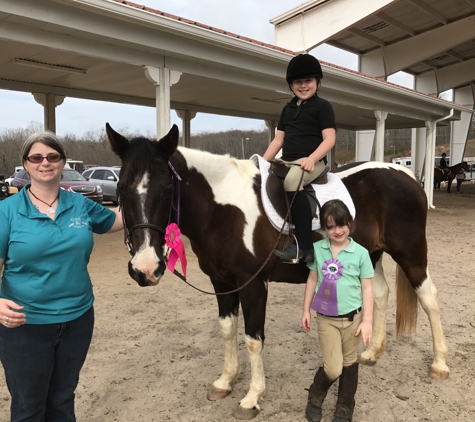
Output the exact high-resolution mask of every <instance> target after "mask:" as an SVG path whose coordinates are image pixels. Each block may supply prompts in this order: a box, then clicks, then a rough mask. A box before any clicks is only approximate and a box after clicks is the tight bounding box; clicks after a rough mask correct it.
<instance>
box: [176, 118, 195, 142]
mask: <svg viewBox="0 0 475 422" xmlns="http://www.w3.org/2000/svg"><path fill="white" fill-rule="evenodd" d="M175 112H176V114H177V116H178V117H179V118H180V119H181V120H182V126H181V127H182V131H181V142H180V145H183V146H184V147H186V148H190V147H191V120H193V119H194V118H195V116H196V111H191V110H175Z"/></svg>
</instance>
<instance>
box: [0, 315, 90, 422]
mask: <svg viewBox="0 0 475 422" xmlns="http://www.w3.org/2000/svg"><path fill="white" fill-rule="evenodd" d="M93 329H94V308H91V309H90V310H89V311H87V312H86V313H85V314H84V315H82V316H80V317H79V318H77V319H75V320H74V321H69V322H65V323H61V324H44V325H32V324H25V325H21V326H20V327H17V328H6V327H4V326H3V325H1V324H0V361H1V362H2V365H3V369H4V371H5V378H6V381H7V386H8V390H9V391H10V394H11V396H12V402H11V422H73V421H76V417H75V414H74V391H75V390H76V387H77V384H78V381H79V372H80V371H81V368H82V366H83V364H84V361H85V360H86V355H87V351H88V349H89V345H90V344H91V339H92V332H93Z"/></svg>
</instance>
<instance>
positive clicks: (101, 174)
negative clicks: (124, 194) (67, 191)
mask: <svg viewBox="0 0 475 422" xmlns="http://www.w3.org/2000/svg"><path fill="white" fill-rule="evenodd" d="M82 175H83V176H84V177H85V178H86V179H87V180H89V181H91V182H94V183H95V184H96V185H99V186H100V187H101V188H102V194H103V195H104V201H111V202H112V203H113V204H114V205H118V204H119V202H118V201H117V182H118V181H119V177H120V167H119V166H114V167H103V166H97V167H91V168H89V169H87V170H84V171H83V172H82Z"/></svg>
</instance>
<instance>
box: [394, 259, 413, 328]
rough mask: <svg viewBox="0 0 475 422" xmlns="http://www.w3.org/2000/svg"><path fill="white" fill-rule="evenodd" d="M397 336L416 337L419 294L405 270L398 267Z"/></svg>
mask: <svg viewBox="0 0 475 422" xmlns="http://www.w3.org/2000/svg"><path fill="white" fill-rule="evenodd" d="M396 286H397V290H396V335H397V337H402V336H403V335H414V334H415V333H416V325H417V312H418V304H417V294H416V292H415V290H414V289H413V287H412V285H411V283H410V282H409V279H408V278H407V276H406V273H405V272H404V270H403V269H402V268H401V267H400V266H399V264H397V266H396Z"/></svg>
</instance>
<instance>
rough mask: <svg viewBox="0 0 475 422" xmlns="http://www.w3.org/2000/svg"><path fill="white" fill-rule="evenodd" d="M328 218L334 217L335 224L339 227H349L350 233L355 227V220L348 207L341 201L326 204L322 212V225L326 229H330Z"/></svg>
mask: <svg viewBox="0 0 475 422" xmlns="http://www.w3.org/2000/svg"><path fill="white" fill-rule="evenodd" d="M328 217H332V218H333V221H334V222H335V224H336V225H337V226H339V227H341V226H348V227H349V228H350V232H351V231H352V229H353V227H354V220H353V217H352V216H351V213H350V211H349V209H348V207H347V206H346V205H345V203H344V202H343V201H341V200H339V199H332V200H331V201H328V202H325V204H324V205H323V207H322V209H321V210H320V224H321V226H322V228H324V229H326V228H328Z"/></svg>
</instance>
